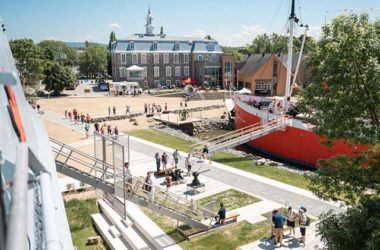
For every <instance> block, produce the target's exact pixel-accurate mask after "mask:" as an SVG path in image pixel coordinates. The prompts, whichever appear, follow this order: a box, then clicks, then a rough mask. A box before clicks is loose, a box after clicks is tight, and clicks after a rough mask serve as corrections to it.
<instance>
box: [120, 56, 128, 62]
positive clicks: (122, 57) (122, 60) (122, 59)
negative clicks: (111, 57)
mask: <svg viewBox="0 0 380 250" xmlns="http://www.w3.org/2000/svg"><path fill="white" fill-rule="evenodd" d="M126 63H127V55H126V54H121V64H126Z"/></svg>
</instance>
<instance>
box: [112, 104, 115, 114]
mask: <svg viewBox="0 0 380 250" xmlns="http://www.w3.org/2000/svg"><path fill="white" fill-rule="evenodd" d="M112 112H113V115H116V107H115V106H113V108H112Z"/></svg>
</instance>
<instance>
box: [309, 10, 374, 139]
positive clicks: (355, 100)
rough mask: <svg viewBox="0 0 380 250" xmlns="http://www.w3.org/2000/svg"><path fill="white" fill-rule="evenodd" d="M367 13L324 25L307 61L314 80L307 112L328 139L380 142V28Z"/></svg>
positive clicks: (341, 17) (319, 130)
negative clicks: (370, 19)
mask: <svg viewBox="0 0 380 250" xmlns="http://www.w3.org/2000/svg"><path fill="white" fill-rule="evenodd" d="M376 27H378V26H376V25H375V24H374V23H371V22H370V21H369V19H368V16H367V15H360V16H359V15H354V14H352V15H348V16H340V17H338V18H336V19H335V20H333V22H332V24H331V25H327V26H326V27H324V29H323V36H322V39H321V41H320V42H319V46H318V49H317V50H315V51H314V52H313V53H312V54H311V55H310V58H311V60H310V62H309V65H310V67H311V68H312V75H313V78H314V80H315V83H314V84H312V85H311V86H310V87H309V88H308V89H307V90H306V91H305V93H304V98H303V101H302V104H303V105H302V107H303V112H305V113H307V114H308V116H309V117H311V119H312V121H313V122H314V123H315V124H318V125H319V126H318V133H319V134H325V135H327V136H328V138H329V139H336V138H344V139H347V140H350V141H353V142H359V143H371V142H379V141H380V88H379V83H380V62H379V59H380V29H379V28H376Z"/></svg>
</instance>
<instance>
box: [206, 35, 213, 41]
mask: <svg viewBox="0 0 380 250" xmlns="http://www.w3.org/2000/svg"><path fill="white" fill-rule="evenodd" d="M205 39H206V40H213V39H212V37H211V36H210V35H207V36H205Z"/></svg>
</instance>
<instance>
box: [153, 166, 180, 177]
mask: <svg viewBox="0 0 380 250" xmlns="http://www.w3.org/2000/svg"><path fill="white" fill-rule="evenodd" d="M174 170H175V168H174V167H172V168H166V169H165V170H163V169H161V170H160V171H159V172H155V173H154V175H155V176H166V175H168V174H169V172H170V171H174Z"/></svg>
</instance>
